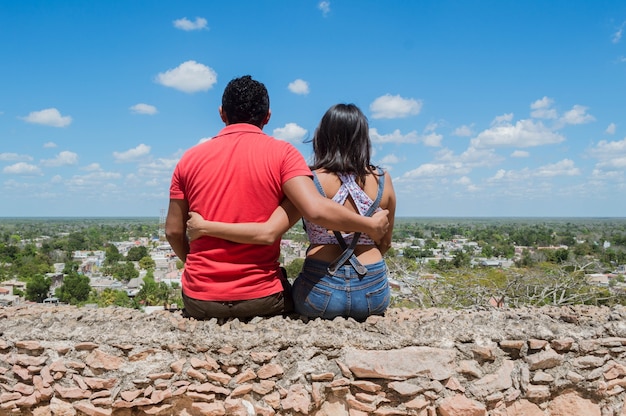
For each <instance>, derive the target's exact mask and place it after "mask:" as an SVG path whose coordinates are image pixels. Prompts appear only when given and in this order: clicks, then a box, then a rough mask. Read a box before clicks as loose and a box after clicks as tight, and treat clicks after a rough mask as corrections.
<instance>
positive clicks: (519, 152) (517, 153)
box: [511, 150, 530, 157]
mask: <svg viewBox="0 0 626 416" xmlns="http://www.w3.org/2000/svg"><path fill="white" fill-rule="evenodd" d="M528 156H530V153H529V152H527V151H525V150H515V151H513V153H511V157H528Z"/></svg>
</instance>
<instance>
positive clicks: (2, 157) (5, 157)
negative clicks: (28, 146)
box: [0, 153, 33, 162]
mask: <svg viewBox="0 0 626 416" xmlns="http://www.w3.org/2000/svg"><path fill="white" fill-rule="evenodd" d="M17 160H28V161H31V160H33V158H32V156H28V155H19V154H17V153H0V161H2V162H13V161H17Z"/></svg>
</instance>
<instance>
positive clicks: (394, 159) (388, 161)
mask: <svg viewBox="0 0 626 416" xmlns="http://www.w3.org/2000/svg"><path fill="white" fill-rule="evenodd" d="M399 162H400V158H399V157H398V156H396V155H394V154H390V155H387V156H384V157H383V158H382V159H380V164H381V165H395V164H396V163H399Z"/></svg>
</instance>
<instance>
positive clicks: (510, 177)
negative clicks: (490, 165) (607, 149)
mask: <svg viewBox="0 0 626 416" xmlns="http://www.w3.org/2000/svg"><path fill="white" fill-rule="evenodd" d="M580 174H581V172H580V169H578V168H577V167H576V166H575V165H574V162H573V161H572V160H570V159H563V160H561V161H559V162H557V163H553V164H549V165H545V166H539V167H538V168H536V169H535V170H532V169H529V168H524V169H521V170H518V171H515V170H508V171H507V170H504V169H500V170H498V171H497V172H496V174H495V175H494V176H492V177H491V178H489V179H487V182H499V181H518V182H519V181H528V180H529V179H531V178H533V177H534V178H551V177H555V176H578V175H580Z"/></svg>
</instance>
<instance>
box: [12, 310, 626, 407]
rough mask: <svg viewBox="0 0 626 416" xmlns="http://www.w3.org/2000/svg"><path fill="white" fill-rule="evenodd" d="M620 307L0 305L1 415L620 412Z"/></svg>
mask: <svg viewBox="0 0 626 416" xmlns="http://www.w3.org/2000/svg"><path fill="white" fill-rule="evenodd" d="M625 387H626V308H624V307H616V308H610V309H609V308H598V307H588V306H578V307H566V308H554V307H545V308H538V309H533V308H528V309H487V308H481V309H478V308H477V309H472V310H459V311H457V310H442V309H427V310H401V309H391V310H389V311H388V313H387V314H386V315H385V316H384V317H371V318H369V319H368V320H367V321H366V322H363V323H359V322H355V321H353V320H345V319H336V320H333V321H323V320H310V321H306V320H302V319H299V318H298V317H287V318H284V317H273V318H255V319H253V320H251V321H250V322H240V321H238V320H232V321H228V322H218V321H216V320H210V321H196V320H193V319H186V318H183V317H182V316H181V314H180V312H168V311H159V312H156V313H152V314H145V313H143V312H140V311H136V310H131V309H122V308H106V309H89V308H75V307H71V306H44V305H23V306H19V307H8V308H0V415H22V414H23V415H38V416H43V415H94V416H96V415H124V416H130V415H315V416H324V415H338V416H342V415H349V416H359V415H381V416H385V415H419V416H483V415H490V416H522V415H523V416H535V415H536V416H557V415H559V416H560V415H563V416H565V415H567V416H595V415H598V416H626V406H624V401H625V400H626V393H625V391H624V388H625Z"/></svg>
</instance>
